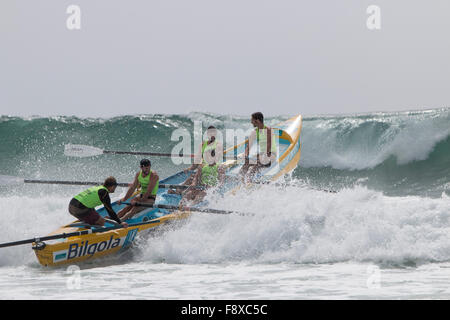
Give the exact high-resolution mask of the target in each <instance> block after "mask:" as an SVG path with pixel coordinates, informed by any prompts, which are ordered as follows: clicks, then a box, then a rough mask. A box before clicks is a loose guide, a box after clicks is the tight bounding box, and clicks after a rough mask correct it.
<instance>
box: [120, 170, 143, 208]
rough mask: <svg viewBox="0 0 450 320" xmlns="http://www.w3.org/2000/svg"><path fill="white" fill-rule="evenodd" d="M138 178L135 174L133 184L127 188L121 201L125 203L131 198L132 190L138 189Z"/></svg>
mask: <svg viewBox="0 0 450 320" xmlns="http://www.w3.org/2000/svg"><path fill="white" fill-rule="evenodd" d="M138 176H139V172H138V173H136V176H135V177H134V181H133V184H132V185H131V186H130V187H129V188H128V191H127V194H126V195H125V197H123V199H122V201H127V199H129V198H130V197H131V195H132V194H133V192H134V190H136V188H137V187H138V185H139V180H138Z"/></svg>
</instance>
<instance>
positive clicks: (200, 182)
mask: <svg viewBox="0 0 450 320" xmlns="http://www.w3.org/2000/svg"><path fill="white" fill-rule="evenodd" d="M224 181H225V167H224V166H223V165H219V164H217V162H216V159H215V150H212V151H211V159H206V163H204V164H202V167H201V169H199V170H197V172H196V173H195V175H194V177H193V180H192V185H191V186H192V188H188V189H187V190H186V191H184V192H183V193H182V195H183V198H182V200H181V202H180V205H185V204H186V203H187V202H192V203H193V204H196V203H199V202H201V201H202V200H203V199H204V197H205V196H206V194H207V191H208V190H209V189H210V188H217V187H220V186H221V185H222V184H223V183H224ZM199 186H200V187H203V188H202V189H199V188H197V187H199Z"/></svg>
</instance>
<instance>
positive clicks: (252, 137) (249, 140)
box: [244, 131, 256, 159]
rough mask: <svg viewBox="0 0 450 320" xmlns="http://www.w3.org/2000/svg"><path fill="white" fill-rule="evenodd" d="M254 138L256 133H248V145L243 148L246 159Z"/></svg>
mask: <svg viewBox="0 0 450 320" xmlns="http://www.w3.org/2000/svg"><path fill="white" fill-rule="evenodd" d="M255 138H256V131H252V133H250V136H249V137H248V143H247V145H246V146H245V153H244V155H245V158H246V159H247V158H248V156H249V153H250V146H251V145H252V144H253V141H255Z"/></svg>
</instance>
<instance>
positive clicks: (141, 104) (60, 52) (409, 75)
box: [0, 0, 450, 117]
mask: <svg viewBox="0 0 450 320" xmlns="http://www.w3.org/2000/svg"><path fill="white" fill-rule="evenodd" d="M71 4H75V5H78V6H80V8H81V30H75V31H70V30H68V29H67V27H66V20H67V18H68V17H69V14H67V13H66V9H67V7H68V6H69V5H71ZM372 4H374V5H378V6H379V7H380V8H381V30H377V31H371V30H369V29H368V28H367V26H366V20H367V18H368V17H369V15H368V14H367V13H366V9H367V7H368V6H369V5H372ZM449 31H450V1H448V0H433V1H425V0H422V1H417V0H389V1H388V0H371V1H366V0H345V1H344V0H340V1H336V0H326V1H325V0H309V1H303V0H158V1H155V0H128V1H126V0H70V1H66V0H39V1H31V0H1V1H0V115H19V116H28V115H43V116H47V115H77V116H81V117H90V116H92V117H97V116H104V117H110V116H116V115H123V114H152V113H165V114H167V113H187V112H190V111H206V112H213V113H219V114H236V115H248V114H250V113H252V112H254V111H262V112H263V113H264V114H265V115H266V116H270V115H292V114H298V113H302V114H304V115H313V114H338V113H356V112H357V113H359V112H370V111H396V110H409V109H423V108H440V107H448V106H449V100H450V98H449V96H450V84H449V83H450V41H449V33H450V32H449Z"/></svg>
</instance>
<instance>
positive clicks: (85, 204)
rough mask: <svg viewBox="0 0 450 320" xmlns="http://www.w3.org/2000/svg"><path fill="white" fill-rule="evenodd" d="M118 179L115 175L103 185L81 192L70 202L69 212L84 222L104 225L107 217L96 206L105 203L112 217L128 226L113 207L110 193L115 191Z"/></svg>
mask: <svg viewBox="0 0 450 320" xmlns="http://www.w3.org/2000/svg"><path fill="white" fill-rule="evenodd" d="M116 187H117V181H116V179H115V178H114V177H109V178H106V180H105V182H104V183H103V185H101V186H95V187H91V188H89V189H86V190H84V191H83V192H80V193H79V194H77V195H76V196H75V197H73V198H72V200H71V201H70V203H69V213H70V214H71V215H73V216H74V217H75V218H77V219H78V220H80V221H82V222H86V223H87V224H90V225H98V226H103V225H104V224H105V218H103V217H102V216H100V214H99V213H98V212H97V211H96V210H95V207H97V206H99V205H101V204H103V205H104V206H105V209H106V211H108V214H109V216H110V218H111V219H113V220H114V221H116V222H117V223H118V224H121V225H122V226H123V227H127V226H128V224H127V223H126V222H122V221H121V220H120V219H119V217H118V216H117V214H116V213H115V212H114V210H113V208H112V207H111V198H110V197H109V194H110V193H114V191H115V190H116Z"/></svg>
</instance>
